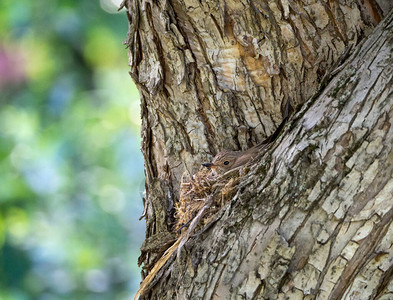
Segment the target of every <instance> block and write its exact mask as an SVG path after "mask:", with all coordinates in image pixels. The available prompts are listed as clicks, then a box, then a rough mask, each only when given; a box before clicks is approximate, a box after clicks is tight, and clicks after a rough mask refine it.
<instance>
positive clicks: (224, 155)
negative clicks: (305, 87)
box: [202, 100, 292, 173]
mask: <svg viewBox="0 0 393 300" xmlns="http://www.w3.org/2000/svg"><path fill="white" fill-rule="evenodd" d="M291 113H292V106H291V103H290V101H289V100H288V101H287V103H286V104H285V109H284V113H283V120H282V122H281V124H280V126H278V128H277V129H276V130H275V131H274V133H273V134H272V135H271V136H269V137H268V138H267V139H265V140H264V141H263V142H262V143H260V144H258V145H256V146H254V147H251V148H250V149H247V150H245V151H228V150H224V151H221V152H219V153H218V154H217V155H216V156H215V157H214V158H213V160H212V162H211V163H204V164H202V166H204V167H207V168H210V169H212V170H213V171H214V172H215V173H225V172H227V171H229V170H232V169H234V168H237V167H240V166H243V165H245V164H246V163H248V162H249V161H251V160H252V159H254V158H255V157H256V156H257V155H258V154H259V153H261V152H262V150H264V149H265V148H266V147H267V146H269V145H270V144H271V143H273V142H274V140H276V139H277V137H278V136H279V134H280V133H281V131H282V129H283V128H284V126H285V124H286V122H287V120H288V118H289V116H290V114H291Z"/></svg>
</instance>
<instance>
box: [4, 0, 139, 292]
mask: <svg viewBox="0 0 393 300" xmlns="http://www.w3.org/2000/svg"><path fill="white" fill-rule="evenodd" d="M119 2H120V1H115V0H101V1H100V0H96V1H92V0H62V1H60V0H51V1H43V0H17V1H15V0H12V1H11V0H1V1H0V299H1V300H8V299H11V300H14V299H18V300H19V299H43V300H51V299H130V298H131V297H132V296H133V294H134V293H135V292H136V290H137V288H138V285H139V282H140V272H139V269H138V268H137V266H136V261H137V257H138V255H139V247H140V245H141V243H142V240H143V236H144V222H141V221H138V218H139V216H140V215H141V214H142V200H141V198H142V196H141V194H142V192H141V191H142V190H143V187H144V181H143V159H142V155H141V153H140V150H139V148H140V134H139V130H140V113H139V95H138V91H137V89H136V88H135V86H134V85H133V83H132V81H131V79H130V76H129V75H128V70H129V68H128V58H127V50H126V49H125V46H124V45H123V44H122V41H123V40H124V39H125V38H126V34H127V29H128V24H127V17H126V15H125V12H124V11H123V12H120V13H118V12H117V7H118V6H119Z"/></svg>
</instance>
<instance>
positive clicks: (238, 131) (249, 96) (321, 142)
mask: <svg viewBox="0 0 393 300" xmlns="http://www.w3.org/2000/svg"><path fill="white" fill-rule="evenodd" d="M126 5H127V7H128V11H129V18H130V32H129V37H128V39H127V45H128V46H129V48H130V64H131V76H132V78H133V79H134V81H135V82H136V83H137V86H138V88H139V90H140V93H141V103H142V104H141V107H142V136H143V144H142V151H143V154H144V157H145V163H146V171H145V172H146V189H147V197H146V202H145V209H146V212H145V217H146V221H147V239H146V241H145V243H144V245H143V247H142V255H141V258H140V262H143V263H144V264H145V266H147V267H146V269H147V270H149V269H150V268H151V267H152V266H153V264H154V262H155V261H156V260H157V258H158V257H160V255H162V253H163V251H165V249H166V248H167V247H168V245H170V243H171V242H173V240H174V234H173V233H172V232H171V230H172V225H173V203H174V202H175V201H177V199H178V195H179V194H178V193H179V182H180V180H181V176H182V174H183V172H187V173H189V174H192V173H194V172H195V171H196V170H197V169H198V168H199V165H200V163H202V162H205V161H209V160H210V159H211V157H212V156H213V155H215V154H216V153H217V152H218V151H220V150H222V149H230V150H240V149H242V150H244V149H247V148H249V147H250V146H252V145H255V144H256V143H257V142H260V141H262V140H263V139H264V138H266V137H267V136H269V135H270V134H271V133H272V132H273V131H274V130H275V128H277V126H278V125H279V124H280V122H281V120H282V108H283V107H284V106H285V104H286V102H287V101H290V102H291V104H292V106H293V107H297V108H299V107H301V105H303V104H304V103H306V104H305V105H303V106H302V108H301V111H300V112H298V113H297V115H296V117H294V118H292V120H291V123H290V126H289V127H287V132H286V133H285V135H283V136H282V137H281V139H280V140H279V141H277V142H276V144H275V145H276V146H275V148H274V149H273V150H272V151H270V152H269V153H267V154H266V155H265V156H264V157H263V158H262V161H263V162H261V163H260V164H259V165H258V167H256V168H255V169H254V171H253V173H252V174H250V175H247V179H245V180H244V182H243V183H242V184H241V186H240V187H239V192H238V194H237V197H235V199H234V200H233V201H232V202H231V204H230V205H228V206H226V207H225V208H224V210H223V211H222V213H223V214H222V215H221V218H220V220H219V221H218V222H217V223H216V224H215V225H214V226H212V227H211V228H210V229H209V230H208V231H206V232H204V233H203V234H199V235H197V236H196V237H195V241H197V242H196V243H195V244H193V242H190V243H189V244H188V243H187V244H186V245H185V249H186V250H187V251H183V252H182V253H183V255H182V256H181V265H180V266H181V267H180V266H179V265H177V264H176V263H173V262H172V264H170V265H169V267H168V268H165V269H163V270H162V272H161V274H160V276H157V279H156V280H155V282H154V284H157V285H156V286H155V287H154V289H153V290H152V291H151V294H150V295H149V297H151V298H153V299H154V298H157V299H158V298H159V299H170V298H171V297H172V296H174V295H176V296H177V297H178V298H179V299H194V298H203V299H210V298H216V299H237V297H241V296H244V297H245V298H247V299H248V298H250V299H253V298H255V299H280V298H277V297H284V296H285V297H287V296H290V297H293V299H297V298H296V297H298V298H300V297H310V299H314V298H315V297H318V299H339V298H340V297H345V296H348V295H352V296H353V297H355V298H353V299H368V298H367V297H366V296H365V295H366V293H365V291H364V290H367V292H368V293H369V294H368V295H374V296H376V295H379V296H381V297H382V295H384V293H385V294H386V293H387V292H386V291H389V286H391V285H392V283H391V281H390V280H391V278H390V277H391V274H392V273H393V271H392V267H391V265H390V264H389V263H388V261H389V259H390V260H392V258H391V257H390V256H389V254H386V252H389V251H390V252H392V251H391V242H392V234H393V233H392V228H391V219H392V216H391V214H392V212H391V211H390V210H389V209H390V208H391V207H392V204H393V203H391V198H392V195H391V189H389V188H391V187H392V185H393V183H392V179H391V174H392V172H391V171H392V170H391V169H392V160H393V156H392V154H391V149H390V145H391V144H392V143H391V142H392V141H391V139H392V136H391V129H390V121H389V120H390V119H391V117H392V115H391V114H392V111H391V101H392V100H391V69H390V68H391V67H390V66H389V64H388V63H390V65H391V63H392V61H391V57H390V56H391V54H390V53H391V52H389V51H391V40H389V36H388V34H387V32H390V34H391V35H392V34H393V33H392V31H391V28H390V29H387V28H388V26H391V25H386V24H385V25H384V27H383V28H384V29H382V28H380V29H379V31H378V32H376V33H374V34H373V36H372V38H371V40H372V42H370V41H369V40H368V41H367V43H366V44H365V45H363V46H362V48H356V49H357V50H356V52H355V54H353V55H352V58H351V63H346V64H345V65H344V66H341V67H340V68H338V67H339V66H340V65H341V64H342V63H343V62H346V60H347V59H348V56H349V54H350V53H352V52H353V50H354V49H355V47H356V45H357V44H358V43H359V42H360V41H361V40H362V39H364V37H365V36H367V35H368V34H369V33H370V32H371V30H372V28H373V26H374V25H375V24H377V23H378V22H379V20H380V19H382V18H383V16H384V15H385V14H386V12H387V10H388V9H390V8H391V6H392V4H391V3H389V2H388V1H382V0H381V1H370V0H369V1H351V0H347V1H326V2H325V1H312V0H310V1H290V0H282V1H225V2H224V1H202V2H200V1H174V0H173V1H152V2H150V1H137V0H129V1H126ZM389 20H390V19H389ZM389 24H390V23H389ZM383 30H385V31H384V33H382V32H383ZM389 30H390V31H389ZM389 47H390V48H389ZM389 49H390V50H389ZM373 51H374V52H373ZM375 51H378V52H375ZM389 59H390V60H389ZM337 68H338V69H337ZM341 69H342V71H340V70H341ZM337 72H338V74H336V73H337ZM333 75H335V77H334V79H333V80H332V81H331V82H330V83H329V80H330V79H331V76H333ZM321 83H322V86H321ZM327 84H328V86H327V87H325V85H327ZM318 89H320V90H321V95H320V96H319V97H318V99H316V98H315V97H314V100H309V99H310V98H311V97H312V96H313V95H315V93H316V92H317V91H318ZM307 100H309V101H308V102H307ZM362 118H363V119H362ZM389 197H390V198H389ZM389 201H390V202H389ZM389 205H390V208H389ZM388 208H389V209H388ZM386 237H389V238H388V239H387V238H386ZM195 241H194V242H195ZM389 242H390V244H389ZM187 245H188V248H187ZM210 249H212V250H210ZM389 249H390V250H389ZM386 255H387V256H386ZM376 260H378V262H381V261H383V264H378V263H377V262H376ZM375 266H377V268H376V270H379V271H378V272H379V273H378V272H377V273H378V274H376V273H375V272H372V274H371V273H370V272H369V270H371V269H372V267H375ZM378 268H379V269H378ZM367 272H369V273H367ZM163 274H164V275H165V276H163V277H161V276H162V275H163ZM340 275H341V277H340ZM367 276H368V277H367ZM364 282H367V288H365V289H364V290H363V291H362V292H361V294H359V295H360V296H359V295H358V296H356V295H355V294H356V292H359V291H360V287H361V286H362V283H364ZM371 282H372V284H371ZM371 287H372V288H371ZM335 297H336V298H335ZM337 297H338V298H337ZM356 297H358V298H356ZM362 297H363V298H362ZM364 297H365V298H364ZM290 299H292V298H290ZM370 299H371V298H370ZM386 299H388V298H386Z"/></svg>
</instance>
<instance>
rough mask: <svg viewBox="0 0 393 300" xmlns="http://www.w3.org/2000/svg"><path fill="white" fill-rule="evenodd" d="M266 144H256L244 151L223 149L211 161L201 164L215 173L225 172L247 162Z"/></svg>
mask: <svg viewBox="0 0 393 300" xmlns="http://www.w3.org/2000/svg"><path fill="white" fill-rule="evenodd" d="M268 145H269V144H266V143H262V144H258V145H256V146H254V147H251V148H250V149H247V150H245V151H229V150H223V151H221V152H219V153H217V155H216V156H215V157H214V158H213V160H212V161H211V162H209V163H203V164H202V166H204V167H207V168H209V169H212V170H213V171H214V172H215V173H225V172H227V171H229V170H232V169H235V168H237V167H240V166H243V165H245V164H247V163H248V162H249V161H251V160H252V159H254V158H255V157H257V155H258V154H259V153H261V151H262V150H263V149H264V148H266V147H267V146H268Z"/></svg>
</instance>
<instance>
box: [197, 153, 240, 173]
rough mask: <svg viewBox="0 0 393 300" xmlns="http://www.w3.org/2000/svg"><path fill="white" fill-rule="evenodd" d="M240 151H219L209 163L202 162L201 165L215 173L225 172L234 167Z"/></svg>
mask: <svg viewBox="0 0 393 300" xmlns="http://www.w3.org/2000/svg"><path fill="white" fill-rule="evenodd" d="M240 154H241V153H239V152H235V151H221V152H219V153H218V154H217V155H216V156H215V157H214V158H213V160H212V162H210V163H203V164H202V166H204V167H207V168H210V169H212V170H213V171H214V172H216V173H225V172H227V171H229V170H231V169H233V168H235V167H236V161H237V160H238V158H239V155H240Z"/></svg>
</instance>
